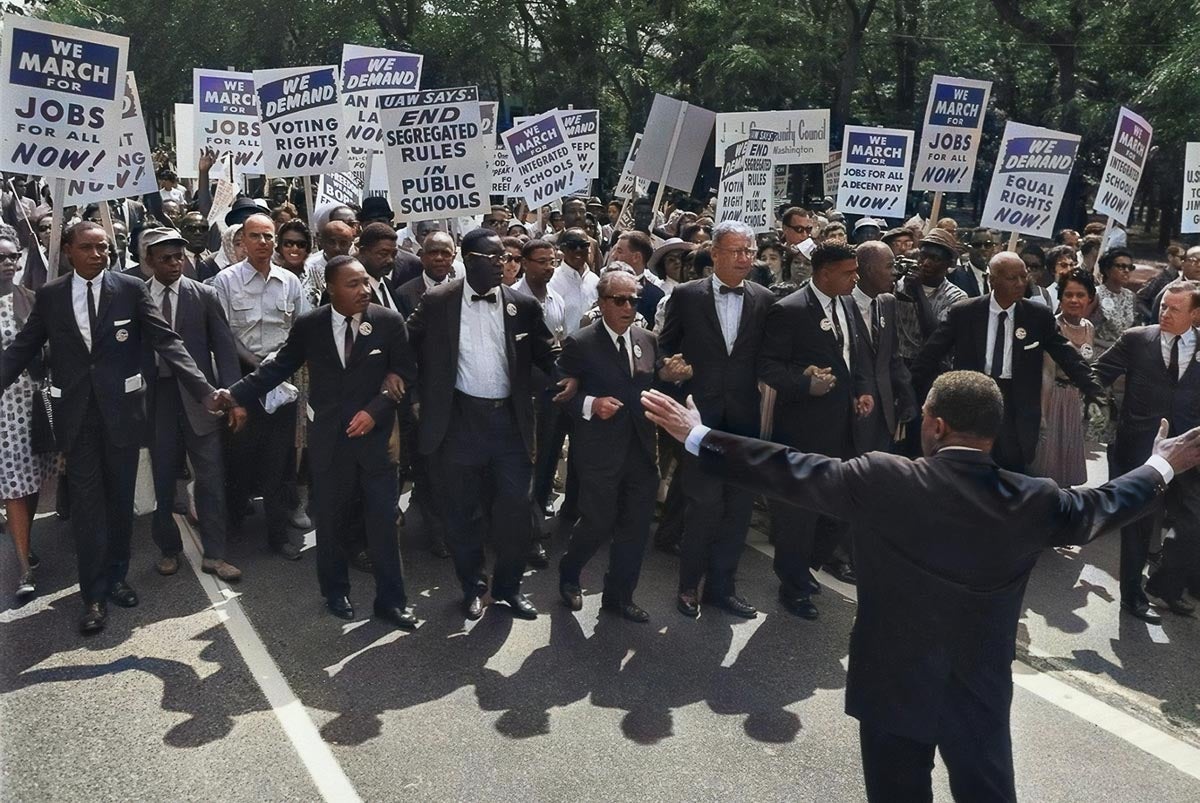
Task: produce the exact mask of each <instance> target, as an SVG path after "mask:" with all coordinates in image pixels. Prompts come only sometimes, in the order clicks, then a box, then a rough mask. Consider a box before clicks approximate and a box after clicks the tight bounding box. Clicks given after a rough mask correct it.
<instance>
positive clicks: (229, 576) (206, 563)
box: [200, 558, 242, 583]
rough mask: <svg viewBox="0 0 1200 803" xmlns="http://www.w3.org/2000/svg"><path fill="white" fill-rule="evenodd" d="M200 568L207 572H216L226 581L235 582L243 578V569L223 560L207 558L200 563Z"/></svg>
mask: <svg viewBox="0 0 1200 803" xmlns="http://www.w3.org/2000/svg"><path fill="white" fill-rule="evenodd" d="M200 570H201V571H202V572H204V573H205V574H215V575H216V576H217V577H219V578H221V579H222V580H224V581H225V582H226V583H233V582H236V581H238V580H241V579H242V570H241V569H239V568H238V567H237V566H234V565H233V564H230V563H226V562H225V561H223V560H209V559H208V558H205V559H204V560H203V561H201V563H200Z"/></svg>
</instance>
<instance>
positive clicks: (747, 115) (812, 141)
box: [714, 109, 829, 167]
mask: <svg viewBox="0 0 1200 803" xmlns="http://www.w3.org/2000/svg"><path fill="white" fill-rule="evenodd" d="M716 125H717V129H716V130H717V147H716V149H715V155H714V158H715V160H716V165H717V167H720V166H721V164H722V160H723V159H724V154H725V149H726V148H728V147H729V146H730V145H731V144H732V143H734V142H739V141H741V140H744V139H748V138H749V136H750V129H751V128H758V129H763V130H766V131H774V132H776V133H778V134H779V138H778V139H776V140H775V145H774V147H773V148H772V150H771V158H772V160H773V161H774V162H775V164H779V165H796V164H824V163H825V162H827V161H828V160H829V109H793V110H791V111H763V112H733V113H729V114H718V115H717V124H716Z"/></svg>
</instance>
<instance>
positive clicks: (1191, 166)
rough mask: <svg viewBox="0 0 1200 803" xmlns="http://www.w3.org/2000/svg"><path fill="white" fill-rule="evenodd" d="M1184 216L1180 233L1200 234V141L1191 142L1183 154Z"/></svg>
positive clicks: (1182, 205)
mask: <svg viewBox="0 0 1200 803" xmlns="http://www.w3.org/2000/svg"><path fill="white" fill-rule="evenodd" d="M1181 207H1182V211H1183V217H1182V220H1181V221H1180V226H1179V233H1180V234H1200V142H1189V143H1188V144H1187V150H1186V151H1185V152H1184V156H1183V203H1182V204H1181Z"/></svg>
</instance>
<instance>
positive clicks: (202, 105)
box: [180, 69, 263, 178]
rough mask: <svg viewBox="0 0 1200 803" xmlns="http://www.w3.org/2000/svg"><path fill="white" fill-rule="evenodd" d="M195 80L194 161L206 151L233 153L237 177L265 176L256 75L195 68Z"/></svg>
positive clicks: (234, 170)
mask: <svg viewBox="0 0 1200 803" xmlns="http://www.w3.org/2000/svg"><path fill="white" fill-rule="evenodd" d="M192 81H193V88H194V90H195V94H194V98H195V103H194V104H193V110H192V113H193V116H194V117H195V121H196V138H195V142H194V147H195V148H196V153H193V154H191V159H192V161H193V162H195V161H197V159H198V158H199V154H200V152H202V151H203V150H204V149H205V148H212V149H213V150H214V151H216V152H217V153H218V154H226V153H228V154H230V156H231V157H232V159H233V174H234V176H235V178H236V177H237V176H241V175H247V176H258V175H262V172H263V150H262V139H261V137H260V136H259V122H258V98H257V96H256V95H255V94H254V76H253V75H251V74H250V73H244V72H226V71H223V70H201V69H196V70H193V71H192ZM180 158H181V159H182V158H183V157H182V155H180Z"/></svg>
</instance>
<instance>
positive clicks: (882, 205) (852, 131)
mask: <svg viewBox="0 0 1200 803" xmlns="http://www.w3.org/2000/svg"><path fill="white" fill-rule="evenodd" d="M912 138H913V132H911V131H906V130H901V129H897V128H861V127H859V126H853V125H848V126H846V129H845V135H844V136H843V137H842V178H841V184H839V185H838V195H837V208H838V209H840V210H841V211H843V212H851V213H855V214H860V215H871V216H873V217H885V218H893V219H895V218H903V217H904V205H905V200H906V199H907V197H908V168H909V164H910V161H911V159H912Z"/></svg>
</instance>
